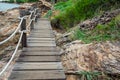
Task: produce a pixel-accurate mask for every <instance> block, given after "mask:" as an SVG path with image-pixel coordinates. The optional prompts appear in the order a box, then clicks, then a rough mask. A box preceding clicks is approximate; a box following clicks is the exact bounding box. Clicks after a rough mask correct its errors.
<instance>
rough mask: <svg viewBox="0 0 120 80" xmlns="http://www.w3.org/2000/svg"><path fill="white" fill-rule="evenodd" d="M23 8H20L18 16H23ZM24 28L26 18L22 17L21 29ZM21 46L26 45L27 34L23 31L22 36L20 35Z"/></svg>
mask: <svg viewBox="0 0 120 80" xmlns="http://www.w3.org/2000/svg"><path fill="white" fill-rule="evenodd" d="M25 14H26V13H25V10H20V17H24V16H25ZM23 30H26V19H23V21H22V23H21V31H23ZM21 43H22V48H23V47H27V35H26V33H25V32H24V33H23V36H22V41H21Z"/></svg>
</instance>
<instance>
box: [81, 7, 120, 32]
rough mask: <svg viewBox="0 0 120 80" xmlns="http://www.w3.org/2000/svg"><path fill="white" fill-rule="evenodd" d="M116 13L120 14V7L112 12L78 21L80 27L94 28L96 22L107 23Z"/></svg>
mask: <svg viewBox="0 0 120 80" xmlns="http://www.w3.org/2000/svg"><path fill="white" fill-rule="evenodd" d="M118 14H120V9H117V10H115V11H112V12H105V13H103V14H102V15H101V16H98V17H94V18H93V19H89V20H86V21H84V22H82V23H80V29H82V30H90V29H94V28H95V27H96V26H97V25H98V24H107V23H109V22H110V21H111V20H112V19H113V18H114V17H115V16H117V15H118Z"/></svg>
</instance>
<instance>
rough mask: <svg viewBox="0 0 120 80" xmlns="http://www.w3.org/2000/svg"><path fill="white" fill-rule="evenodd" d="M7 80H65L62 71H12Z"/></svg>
mask: <svg viewBox="0 0 120 80" xmlns="http://www.w3.org/2000/svg"><path fill="white" fill-rule="evenodd" d="M8 80H65V75H64V72H63V71H62V70H51V71H13V72H12V74H11V76H10V77H9V79H8Z"/></svg>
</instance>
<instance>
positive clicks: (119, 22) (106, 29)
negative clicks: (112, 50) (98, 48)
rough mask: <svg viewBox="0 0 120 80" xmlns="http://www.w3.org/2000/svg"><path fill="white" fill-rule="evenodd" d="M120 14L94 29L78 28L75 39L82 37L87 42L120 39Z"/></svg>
mask: <svg viewBox="0 0 120 80" xmlns="http://www.w3.org/2000/svg"><path fill="white" fill-rule="evenodd" d="M119 26H120V15H118V16H117V17H116V18H115V19H114V20H112V21H111V22H110V23H109V24H105V25H101V24H98V25H97V27H96V28H95V29H93V30H79V29H78V30H76V31H75V33H74V36H73V39H80V40H82V41H84V42H85V43H90V42H93V41H97V42H101V41H107V40H111V41H112V40H120V28H119Z"/></svg>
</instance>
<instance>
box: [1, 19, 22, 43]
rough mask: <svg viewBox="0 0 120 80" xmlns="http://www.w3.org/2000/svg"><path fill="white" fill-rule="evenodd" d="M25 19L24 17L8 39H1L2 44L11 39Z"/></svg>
mask: <svg viewBox="0 0 120 80" xmlns="http://www.w3.org/2000/svg"><path fill="white" fill-rule="evenodd" d="M23 19H24V17H23V18H21V21H20V24H19V25H18V27H17V29H16V30H15V31H14V32H13V34H12V35H10V36H9V37H8V38H7V39H5V40H3V41H1V42H0V45H2V44H4V43H6V42H7V41H8V40H10V39H11V38H12V37H13V36H14V35H15V34H16V33H17V31H18V30H19V28H20V26H21V24H22V21H23Z"/></svg>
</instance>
